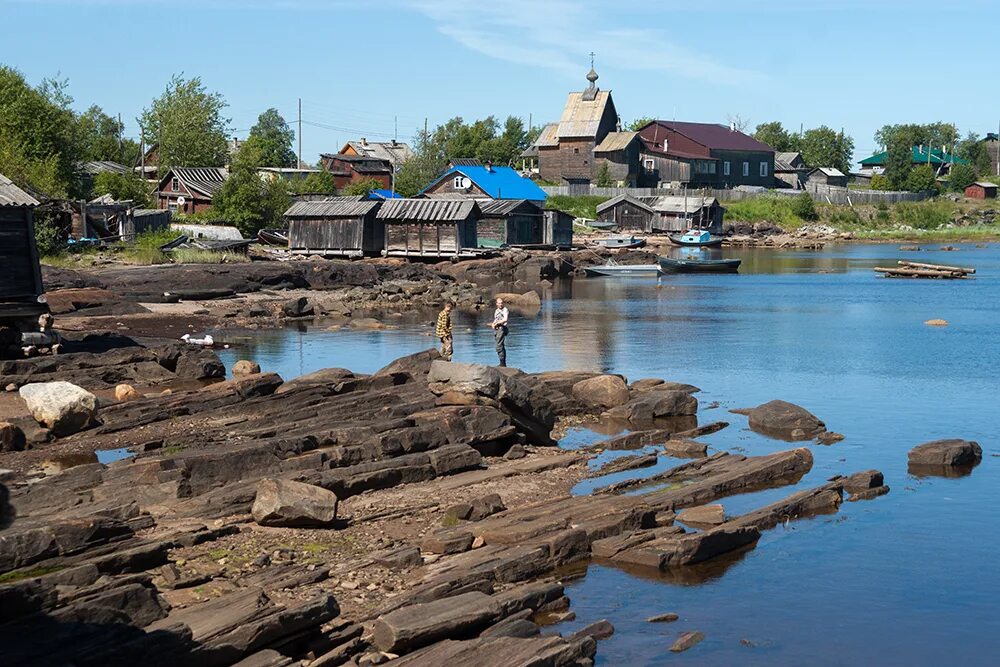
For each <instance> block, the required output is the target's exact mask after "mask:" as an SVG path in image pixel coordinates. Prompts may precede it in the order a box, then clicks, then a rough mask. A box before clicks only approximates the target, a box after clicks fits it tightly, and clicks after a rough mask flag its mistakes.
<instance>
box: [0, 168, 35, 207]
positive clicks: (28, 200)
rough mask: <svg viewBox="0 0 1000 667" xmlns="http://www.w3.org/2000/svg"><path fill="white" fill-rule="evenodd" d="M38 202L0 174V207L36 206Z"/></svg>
mask: <svg viewBox="0 0 1000 667" xmlns="http://www.w3.org/2000/svg"><path fill="white" fill-rule="evenodd" d="M38 204H39V201H38V200H37V199H35V198H34V197H32V196H31V195H29V194H28V193H27V192H25V191H24V190H22V189H21V188H19V187H17V186H16V185H14V183H13V181H11V180H10V179H9V178H7V177H6V176H4V175H3V174H0V206H38Z"/></svg>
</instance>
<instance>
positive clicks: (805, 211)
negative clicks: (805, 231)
mask: <svg viewBox="0 0 1000 667" xmlns="http://www.w3.org/2000/svg"><path fill="white" fill-rule="evenodd" d="M791 209H792V214H793V215H796V216H798V217H800V218H802V219H803V220H815V219H816V218H818V217H819V215H817V213H816V204H815V203H814V202H813V198H812V197H810V196H809V193H808V192H803V193H800V194H799V195H797V196H796V197H795V198H794V199H792V206H791Z"/></svg>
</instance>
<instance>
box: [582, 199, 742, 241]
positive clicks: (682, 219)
mask: <svg viewBox="0 0 1000 667" xmlns="http://www.w3.org/2000/svg"><path fill="white" fill-rule="evenodd" d="M724 213H725V209H723V208H722V206H721V205H720V204H719V200H718V199H716V198H715V197H701V196H694V195H688V196H687V197H684V196H680V195H669V196H661V197H633V196H631V195H618V196H617V197H613V198H612V199H609V200H608V201H606V202H604V203H603V204H600V205H599V206H598V207H597V216H598V218H599V219H600V220H603V221H605V222H613V223H615V224H616V225H617V226H618V229H619V230H621V231H628V232H645V233H647V234H654V233H658V232H659V233H662V232H681V231H684V230H686V229H689V228H692V227H696V228H698V229H707V230H709V231H710V232H712V233H713V234H721V233H722V217H723V214H724Z"/></svg>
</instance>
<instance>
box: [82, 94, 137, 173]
mask: <svg viewBox="0 0 1000 667" xmlns="http://www.w3.org/2000/svg"><path fill="white" fill-rule="evenodd" d="M77 129H78V132H79V136H80V141H81V144H82V151H83V159H84V160H109V161H111V162H117V163H119V164H124V165H131V164H132V163H133V162H135V159H136V157H137V156H138V154H139V144H138V143H137V142H136V141H134V140H133V139H127V138H126V137H125V136H124V134H125V124H124V123H120V122H119V121H118V119H117V118H113V117H111V116H109V115H108V114H106V113H104V110H103V109H101V107H99V106H97V105H96V104H94V105H91V107H90V108H89V109H87V110H86V111H84V112H83V113H82V114H80V117H79V118H78V119H77Z"/></svg>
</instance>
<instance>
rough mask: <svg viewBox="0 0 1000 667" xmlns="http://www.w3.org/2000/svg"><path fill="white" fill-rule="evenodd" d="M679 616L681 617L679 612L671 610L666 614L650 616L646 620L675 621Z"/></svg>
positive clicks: (652, 621)
mask: <svg viewBox="0 0 1000 667" xmlns="http://www.w3.org/2000/svg"><path fill="white" fill-rule="evenodd" d="M678 618H680V616H678V615H677V614H675V613H673V612H672V611H671V612H667V613H666V614H657V615H656V616H650V617H649V618H647V619H646V622H647V623H673V622H674V621H676V620H677V619H678Z"/></svg>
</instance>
